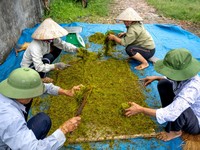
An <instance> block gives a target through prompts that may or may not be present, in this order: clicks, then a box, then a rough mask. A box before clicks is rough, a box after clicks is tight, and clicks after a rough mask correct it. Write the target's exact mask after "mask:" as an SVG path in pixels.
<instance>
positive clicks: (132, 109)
mask: <svg viewBox="0 0 200 150" xmlns="http://www.w3.org/2000/svg"><path fill="white" fill-rule="evenodd" d="M128 104H129V105H130V106H131V107H129V108H127V109H125V116H127V117H130V116H132V115H136V114H138V113H141V112H142V111H143V107H142V106H140V105H138V104H136V103H134V102H129V103H128Z"/></svg>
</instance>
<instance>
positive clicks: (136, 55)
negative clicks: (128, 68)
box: [108, 7, 155, 70]
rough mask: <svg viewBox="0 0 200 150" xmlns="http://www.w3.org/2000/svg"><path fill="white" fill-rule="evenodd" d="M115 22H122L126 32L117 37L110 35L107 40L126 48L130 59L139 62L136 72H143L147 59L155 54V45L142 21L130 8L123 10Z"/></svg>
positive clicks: (146, 65)
mask: <svg viewBox="0 0 200 150" xmlns="http://www.w3.org/2000/svg"><path fill="white" fill-rule="evenodd" d="M116 20H119V21H123V23H124V24H125V26H126V28H127V31H126V33H120V34H119V35H118V36H116V35H114V34H110V35H109V36H108V38H109V40H113V41H115V42H117V43H118V44H120V45H123V46H125V47H126V49H125V50H126V53H127V54H128V55H129V56H130V58H131V59H135V60H137V61H139V62H140V63H141V64H140V65H138V66H136V67H135V69H136V70H143V69H145V68H147V67H148V66H149V63H148V61H147V60H148V59H149V58H151V57H152V56H153V55H154V53H155V44H154V41H153V38H152V37H151V35H150V34H149V32H148V31H147V30H146V29H145V27H144V25H143V23H142V22H141V21H142V20H143V19H142V18H141V17H140V16H139V14H138V13H137V12H136V11H135V10H134V9H133V8H131V7H129V8H127V9H125V10H124V11H123V12H122V13H121V14H120V15H119V16H117V18H116Z"/></svg>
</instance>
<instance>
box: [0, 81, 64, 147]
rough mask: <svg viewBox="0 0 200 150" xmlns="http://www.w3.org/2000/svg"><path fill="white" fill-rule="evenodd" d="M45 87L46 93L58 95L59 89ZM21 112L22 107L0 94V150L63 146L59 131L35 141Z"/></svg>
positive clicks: (52, 86)
mask: <svg viewBox="0 0 200 150" xmlns="http://www.w3.org/2000/svg"><path fill="white" fill-rule="evenodd" d="M45 87H46V88H45V89H46V90H45V92H46V93H49V94H53V95H57V94H58V89H59V87H57V86H54V85H53V84H45ZM23 112H25V107H24V105H22V104H21V103H19V102H18V101H16V100H14V99H10V98H7V97H5V96H3V95H2V94H0V118H1V119H0V150H9V149H12V150H36V149H37V150H56V149H59V148H60V147H61V146H62V145H63V144H64V142H65V140H66V138H65V135H64V134H63V132H62V131H61V130H60V129H57V130H56V131H55V132H54V133H53V134H52V135H50V136H48V137H46V138H44V139H43V140H37V139H36V137H35V135H34V133H33V132H32V130H30V129H29V128H28V127H27V123H26V121H25V119H24V115H23Z"/></svg>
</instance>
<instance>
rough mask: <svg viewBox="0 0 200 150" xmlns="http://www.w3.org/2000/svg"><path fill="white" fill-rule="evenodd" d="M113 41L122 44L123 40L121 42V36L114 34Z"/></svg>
mask: <svg viewBox="0 0 200 150" xmlns="http://www.w3.org/2000/svg"><path fill="white" fill-rule="evenodd" d="M113 41H115V42H117V43H118V44H120V45H122V42H121V41H122V40H121V39H120V38H119V37H117V36H113Z"/></svg>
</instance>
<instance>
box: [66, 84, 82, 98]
mask: <svg viewBox="0 0 200 150" xmlns="http://www.w3.org/2000/svg"><path fill="white" fill-rule="evenodd" d="M82 86H83V85H82V84H80V85H77V86H73V88H72V89H71V90H66V92H65V93H66V95H67V96H74V93H75V91H78V90H80V89H81V87H82Z"/></svg>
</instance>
